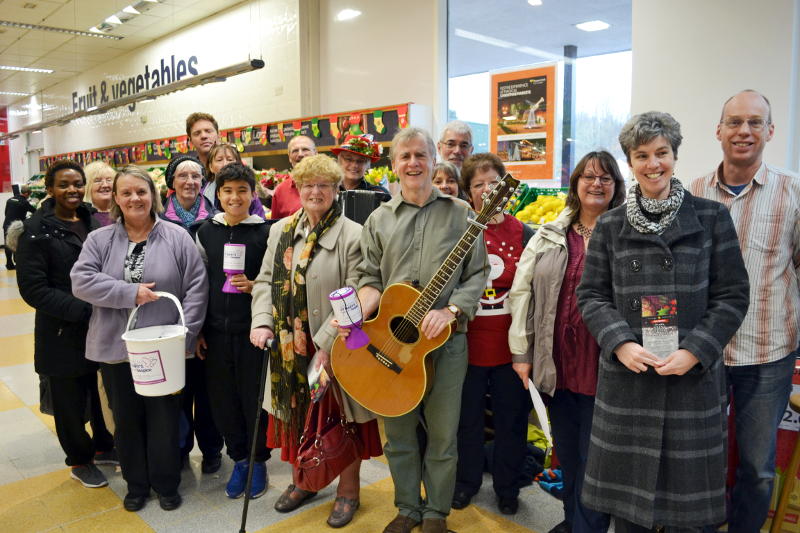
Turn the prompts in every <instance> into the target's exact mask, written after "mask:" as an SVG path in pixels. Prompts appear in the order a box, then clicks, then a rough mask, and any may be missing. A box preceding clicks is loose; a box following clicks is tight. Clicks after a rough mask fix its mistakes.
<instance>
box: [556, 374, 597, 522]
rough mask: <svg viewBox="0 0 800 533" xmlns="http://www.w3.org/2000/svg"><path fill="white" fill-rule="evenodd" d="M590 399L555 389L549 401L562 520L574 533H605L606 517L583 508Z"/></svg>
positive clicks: (589, 423)
mask: <svg viewBox="0 0 800 533" xmlns="http://www.w3.org/2000/svg"><path fill="white" fill-rule="evenodd" d="M593 413H594V396H588V395H586V394H578V393H576V392H572V391H569V390H564V389H558V390H556V392H555V394H554V395H553V399H552V400H551V401H550V423H551V425H552V428H553V439H554V441H555V447H556V454H557V455H558V460H559V462H560V463H561V472H562V473H563V476H564V498H563V501H564V519H565V520H566V521H567V522H569V523H570V524H571V525H572V531H574V532H575V533H605V532H606V531H607V530H608V524H609V521H610V518H609V516H608V515H607V514H605V513H601V512H598V511H595V510H593V509H589V508H588V507H586V506H584V505H583V501H582V500H581V493H582V492H583V479H584V477H585V475H586V460H587V459H588V456H589V438H590V437H591V434H592V415H593Z"/></svg>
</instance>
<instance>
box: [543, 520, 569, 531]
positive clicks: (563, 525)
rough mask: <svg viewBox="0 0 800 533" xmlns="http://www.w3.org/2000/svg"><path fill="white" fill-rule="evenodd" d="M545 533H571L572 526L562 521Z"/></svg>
mask: <svg viewBox="0 0 800 533" xmlns="http://www.w3.org/2000/svg"><path fill="white" fill-rule="evenodd" d="M547 533H572V525H571V524H570V523H569V522H567V521H566V520H564V521H563V522H561V523H560V524H558V525H557V526H556V527H554V528H553V529H551V530H550V531H548V532H547Z"/></svg>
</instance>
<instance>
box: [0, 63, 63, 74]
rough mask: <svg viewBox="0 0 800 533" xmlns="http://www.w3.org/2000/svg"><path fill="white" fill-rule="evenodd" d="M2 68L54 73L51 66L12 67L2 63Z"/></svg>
mask: <svg viewBox="0 0 800 533" xmlns="http://www.w3.org/2000/svg"><path fill="white" fill-rule="evenodd" d="M0 70H18V71H20V72H41V73H43V74H52V73H53V71H52V70H50V69H49V68H30V67H12V66H11V65H0Z"/></svg>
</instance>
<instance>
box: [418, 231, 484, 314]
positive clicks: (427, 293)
mask: <svg viewBox="0 0 800 533" xmlns="http://www.w3.org/2000/svg"><path fill="white" fill-rule="evenodd" d="M481 231H482V229H481V228H480V226H479V225H477V224H475V223H473V222H470V224H469V227H468V228H467V230H466V231H465V232H464V234H463V235H462V236H461V239H459V241H458V243H457V244H456V246H455V248H453V249H452V250H451V251H450V253H449V254H448V255H447V258H446V259H445V260H444V262H443V263H442V266H440V267H439V270H437V271H436V274H434V275H433V278H431V281H430V282H429V283H428V285H427V286H426V287H425V289H424V290H423V291H422V293H421V294H420V295H419V297H418V298H417V300H416V301H415V302H414V305H413V306H411V309H409V311H408V313H406V319H408V320H410V321H411V322H412V323H413V324H414V325H415V326H417V327H419V326H420V324H422V319H423V318H425V315H426V314H428V311H430V310H431V308H432V307H433V304H434V303H436V300H438V299H439V296H441V295H442V291H444V288H445V287H446V286H447V284H448V283H449V282H450V280H451V279H452V278H453V274H455V272H456V270H457V269H458V267H459V265H460V264H461V262H462V261H463V260H464V258H465V257H466V256H467V254H468V253H469V251H470V249H471V248H472V247H473V246H474V245H475V241H476V240H477V238H478V237H479V236H480V234H481Z"/></svg>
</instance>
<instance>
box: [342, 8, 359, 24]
mask: <svg viewBox="0 0 800 533" xmlns="http://www.w3.org/2000/svg"><path fill="white" fill-rule="evenodd" d="M359 15H361V11H358V10H357V9H342V10H341V11H339V14H338V15H336V20H338V21H339V22H341V21H343V20H350V19H354V18H356V17H357V16H359Z"/></svg>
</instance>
